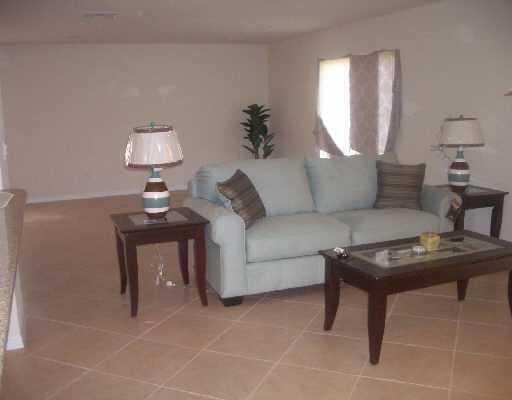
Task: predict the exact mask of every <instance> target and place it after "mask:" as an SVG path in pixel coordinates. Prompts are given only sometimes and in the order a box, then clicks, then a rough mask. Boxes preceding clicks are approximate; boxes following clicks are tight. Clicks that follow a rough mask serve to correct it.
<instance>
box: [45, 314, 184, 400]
mask: <svg viewBox="0 0 512 400" xmlns="http://www.w3.org/2000/svg"><path fill="white" fill-rule="evenodd" d="M185 305H186V304H183V305H181V306H180V307H178V308H177V309H176V310H174V311H173V312H172V313H171V314H170V315H169V316H167V317H165V318H164V319H163V320H162V321H160V322H158V323H157V324H155V326H153V327H151V328H150V329H147V330H145V331H142V333H140V334H139V335H138V336H135V337H132V340H130V341H128V343H126V344H125V345H124V346H121V347H120V348H119V349H118V350H116V351H115V352H114V353H112V354H109V355H108V356H107V357H105V358H104V359H102V360H101V361H99V362H98V363H96V364H94V366H93V367H92V368H89V369H88V370H86V371H84V372H83V373H82V374H81V375H80V376H79V377H78V378H76V379H74V380H72V381H71V382H68V383H67V384H66V385H63V386H61V387H60V388H58V389H57V390H56V391H55V392H53V393H52V394H50V395H49V396H48V397H47V398H46V400H51V399H54V398H55V397H57V396H58V395H59V394H60V393H62V392H64V391H65V390H66V389H68V388H69V387H71V386H72V385H73V384H75V383H76V382H78V381H79V380H80V379H81V378H82V377H83V376H84V375H86V374H87V373H90V372H91V371H96V369H95V368H97V367H98V366H99V365H100V364H102V363H103V362H105V361H107V360H109V359H111V358H112V357H114V356H115V355H117V354H119V353H120V352H121V351H122V350H124V349H125V348H127V347H128V346H129V345H131V344H132V343H135V342H136V341H137V340H139V339H140V338H141V337H142V336H143V335H145V334H146V332H149V331H150V330H151V329H153V328H155V327H157V326H159V325H160V324H162V323H164V322H165V321H167V320H169V319H170V318H171V317H172V316H173V315H175V314H176V313H178V312H179V311H181V310H182V309H183V308H185Z"/></svg>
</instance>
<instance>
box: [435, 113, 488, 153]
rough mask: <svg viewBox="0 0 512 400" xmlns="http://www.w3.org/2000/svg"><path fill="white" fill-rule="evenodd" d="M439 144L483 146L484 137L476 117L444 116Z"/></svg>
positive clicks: (447, 145)
mask: <svg viewBox="0 0 512 400" xmlns="http://www.w3.org/2000/svg"><path fill="white" fill-rule="evenodd" d="M439 144H440V145H441V146H444V147H460V146H483V145H484V138H483V136H482V131H481V129H480V124H479V122H478V120H477V119H476V118H470V117H464V116H462V115H461V116H460V117H458V118H446V119H445V120H444V122H443V125H442V126H441V138H440V140H439Z"/></svg>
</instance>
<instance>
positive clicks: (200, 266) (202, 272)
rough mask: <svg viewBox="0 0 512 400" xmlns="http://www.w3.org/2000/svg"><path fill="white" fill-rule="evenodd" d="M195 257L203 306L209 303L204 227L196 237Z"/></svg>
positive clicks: (197, 279) (198, 288)
mask: <svg viewBox="0 0 512 400" xmlns="http://www.w3.org/2000/svg"><path fill="white" fill-rule="evenodd" d="M194 258H195V264H196V281H197V290H198V291H199V297H200V298H201V304H202V305H203V306H207V305H208V299H207V297H206V245H205V241H204V229H202V230H201V232H200V233H199V234H198V235H197V236H196V237H195V239H194Z"/></svg>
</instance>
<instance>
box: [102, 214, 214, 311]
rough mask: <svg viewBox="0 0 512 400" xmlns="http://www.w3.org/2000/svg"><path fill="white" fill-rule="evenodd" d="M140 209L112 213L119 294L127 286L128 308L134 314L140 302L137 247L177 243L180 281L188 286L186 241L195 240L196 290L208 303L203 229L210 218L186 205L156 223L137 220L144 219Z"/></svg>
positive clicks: (202, 300)
mask: <svg viewBox="0 0 512 400" xmlns="http://www.w3.org/2000/svg"><path fill="white" fill-rule="evenodd" d="M143 214H144V213H143V212H142V211H139V212H132V213H123V214H112V215H111V216H110V218H111V219H112V222H113V223H114V231H115V236H116V243H117V256H118V260H119V273H120V277H121V294H124V293H125V292H126V286H127V285H129V287H130V311H131V316H132V317H135V316H136V315H137V311H138V304H139V267H138V263H137V246H138V245H143V244H153V243H163V242H178V253H179V262H180V269H181V275H182V277H183V282H184V283H185V284H186V285H188V283H189V274H188V241H189V240H190V239H193V240H194V257H195V272H196V281H197V289H198V291H199V297H200V298H201V303H202V304H203V306H206V305H208V300H207V298H206V245H205V228H206V225H207V224H208V223H209V221H208V220H207V219H205V218H203V217H202V216H200V215H199V214H197V213H195V212H194V211H192V210H191V209H190V208H187V207H180V208H173V209H171V210H169V215H174V216H175V218H174V219H171V218H170V220H169V221H163V222H159V223H151V224H144V223H136V222H134V221H135V220H134V219H133V218H137V217H139V218H138V221H140V220H142V219H144V217H143Z"/></svg>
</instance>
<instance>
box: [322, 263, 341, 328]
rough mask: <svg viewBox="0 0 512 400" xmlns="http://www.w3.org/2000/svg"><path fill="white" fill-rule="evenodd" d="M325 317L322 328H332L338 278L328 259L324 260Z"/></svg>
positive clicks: (338, 284)
mask: <svg viewBox="0 0 512 400" xmlns="http://www.w3.org/2000/svg"><path fill="white" fill-rule="evenodd" d="M324 293H325V319H324V330H325V331H329V330H331V329H332V325H333V324H334V319H335V318H336V312H337V311H338V305H339V303H340V278H339V276H338V275H337V274H336V269H335V267H334V265H333V263H332V262H331V261H330V260H325V285H324Z"/></svg>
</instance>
